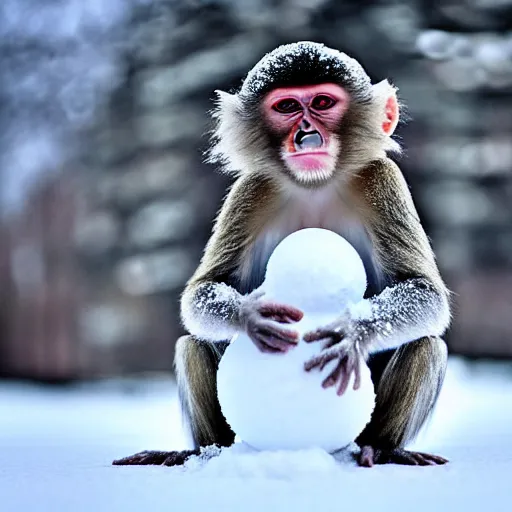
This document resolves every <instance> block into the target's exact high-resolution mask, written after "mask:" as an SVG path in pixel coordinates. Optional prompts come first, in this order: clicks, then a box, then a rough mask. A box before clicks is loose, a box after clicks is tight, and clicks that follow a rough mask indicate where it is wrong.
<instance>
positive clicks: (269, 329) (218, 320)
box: [181, 174, 302, 352]
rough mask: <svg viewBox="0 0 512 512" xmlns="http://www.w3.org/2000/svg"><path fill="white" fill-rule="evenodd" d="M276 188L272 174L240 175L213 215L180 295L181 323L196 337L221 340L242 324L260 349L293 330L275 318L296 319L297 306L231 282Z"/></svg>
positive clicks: (285, 339) (275, 345)
mask: <svg viewBox="0 0 512 512" xmlns="http://www.w3.org/2000/svg"><path fill="white" fill-rule="evenodd" d="M276 203H277V192H276V190H275V185H272V184H271V182H270V180H268V179H265V178H264V177H262V176H259V175H256V174H250V175H248V176H244V177H242V178H239V179H238V181H236V182H235V184H234V186H233V187H232V189H231V190H230V192H229V194H228V196H227V197H226V200H225V201H224V205H223V207H222V209H221V211H220V213H219V215H218V217H217V219H216V222H215V225H214V228H213V233H212V236H211V238H210V240H209V241H208V244H207V245H206V248H205V252H204V255H203V258H202V260H201V263H200V265H199V267H198V268H197V270H196V272H195V273H194V275H193V276H192V278H191V279H190V280H189V282H188V283H187V286H186V287H185V291H184V293H183V296H182V299H181V317H182V321H183V324H184V326H185V328H186V329H187V330H188V331H189V332H190V334H193V335H194V336H197V337H198V338H202V339H206V340H210V341H224V340H227V339H229V338H231V337H232V336H233V335H234V334H235V333H236V332H237V330H240V329H244V330H246V331H247V332H248V334H249V335H250V336H251V338H252V339H253V341H254V342H255V343H256V344H257V345H258V346H259V348H260V349H261V350H263V351H270V352H272V351H282V350H286V349H287V348H289V343H290V342H295V341H296V337H297V336H296V333H294V332H293V331H288V330H284V329H280V328H278V327H277V325H276V322H273V321H272V320H277V322H280V321H282V322H283V323H288V322H290V321H291V322H293V321H297V320H300V318H301V317H302V313H301V312H300V311H298V310H296V309H295V308H292V307H287V306H284V305H276V304H270V303H266V302H264V301H262V300H260V295H259V294H258V293H256V294H249V295H242V294H240V293H239V292H238V291H237V290H236V289H235V288H234V287H233V286H231V285H230V284H231V283H233V282H235V283H236V281H237V279H236V277H237V276H236V274H237V272H238V270H239V268H240V266H241V265H242V262H243V261H244V258H245V257H246V254H247V251H248V250H249V249H250V247H251V244H253V243H254V240H255V238H256V236H257V233H259V231H260V229H261V227H262V226H263V225H264V223H265V221H266V219H268V218H269V217H270V216H271V215H272V213H273V211H274V208H275V205H276Z"/></svg>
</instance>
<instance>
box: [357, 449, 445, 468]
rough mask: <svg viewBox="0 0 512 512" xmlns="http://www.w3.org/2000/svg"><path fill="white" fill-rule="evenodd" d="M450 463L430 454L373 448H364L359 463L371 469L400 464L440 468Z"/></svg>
mask: <svg viewBox="0 0 512 512" xmlns="http://www.w3.org/2000/svg"><path fill="white" fill-rule="evenodd" d="M447 462H448V460H447V459H445V458H444V457H440V456H439V455H431V454H430V453H422V452H413V451H409V450H404V449H402V448H395V449H391V450H381V449H378V448H373V446H362V447H361V452H360V453H359V457H358V463H359V465H360V466H363V467H367V468H371V467H372V466H374V465H376V464H400V465H404V466H438V465H442V464H446V463H447Z"/></svg>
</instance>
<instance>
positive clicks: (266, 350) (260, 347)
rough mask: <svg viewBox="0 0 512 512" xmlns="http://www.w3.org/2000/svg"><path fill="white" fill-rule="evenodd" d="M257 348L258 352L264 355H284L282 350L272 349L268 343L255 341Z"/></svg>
mask: <svg viewBox="0 0 512 512" xmlns="http://www.w3.org/2000/svg"><path fill="white" fill-rule="evenodd" d="M254 343H255V345H256V347H257V348H258V350H259V351H260V352H262V353H263V354H280V353H283V351H282V350H279V349H277V348H274V347H271V346H269V345H267V344H266V343H264V342H263V341H259V340H258V341H255V342H254Z"/></svg>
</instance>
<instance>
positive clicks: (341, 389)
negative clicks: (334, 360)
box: [336, 360, 353, 396]
mask: <svg viewBox="0 0 512 512" xmlns="http://www.w3.org/2000/svg"><path fill="white" fill-rule="evenodd" d="M345 361H346V360H345ZM343 369H344V372H343V374H342V377H341V381H340V385H339V386H338V391H337V392H336V393H337V395H338V396H341V395H343V393H345V391H346V390H347V388H348V383H349V382H350V377H351V376H352V372H353V368H352V367H351V366H350V365H349V364H347V362H345V364H344V367H343Z"/></svg>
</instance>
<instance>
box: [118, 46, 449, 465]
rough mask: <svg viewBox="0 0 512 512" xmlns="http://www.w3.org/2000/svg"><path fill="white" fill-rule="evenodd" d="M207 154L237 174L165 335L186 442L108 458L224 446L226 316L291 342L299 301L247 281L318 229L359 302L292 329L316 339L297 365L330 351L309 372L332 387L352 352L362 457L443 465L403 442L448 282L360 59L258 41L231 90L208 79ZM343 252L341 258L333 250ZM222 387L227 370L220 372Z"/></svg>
mask: <svg viewBox="0 0 512 512" xmlns="http://www.w3.org/2000/svg"><path fill="white" fill-rule="evenodd" d="M215 119H216V123H217V124H216V131H215V137H214V139H215V140H214V145H213V147H212V149H211V152H210V160H212V161H216V162H219V163H220V164H221V165H222V167H223V169H224V170H225V171H226V172H229V173H232V174H233V175H234V176H236V181H235V183H234V185H233V186H232V188H231V189H230V191H229V193H228V195H227V197H226V199H225V201H224V204H223V207H222V209H221V211H220V213H219V215H218V217H217V219H216V222H215V226H214V229H213V234H212V236H211V238H210V240H209V242H208V244H207V246H206V249H205V251H204V256H203V258H202V260H201V263H200V265H199V267H198V268H197V270H196V272H195V273H194V275H193V276H192V278H191V279H190V280H189V282H188V283H187V285H186V288H185V291H184V293H183V295H182V302H181V311H182V319H183V323H184V326H185V328H186V329H187V330H188V332H189V333H190V334H189V335H188V336H184V337H182V338H180V339H179V340H178V342H177V346H176V358H175V367H176V373H177V379H178V383H179V392H180V398H181V401H182V405H183V408H184V412H185V414H186V417H187V418H188V420H189V424H190V427H191V432H192V437H193V440H194V443H195V449H194V450H187V451H183V452H153V451H148V452H142V453H139V454H136V455H133V456H131V457H127V458H125V459H121V460H119V461H115V462H114V464H121V465H122V464H165V465H177V464H182V463H183V462H184V461H185V460H186V459H187V457H188V456H190V455H191V454H197V453H199V449H200V448H201V447H205V446H208V445H213V444H216V445H220V446H229V445H231V444H232V443H233V441H234V433H233V432H232V430H231V429H230V427H229V426H228V424H227V423H226V421H225V419H224V417H223V416H222V413H221V409H220V405H219V403H218V400H217V394H216V370H217V366H218V363H219V360H220V358H221V357H222V354H223V351H224V350H225V348H226V346H227V344H228V340H229V339H230V338H231V337H232V336H233V334H235V333H236V332H237V331H239V330H243V331H245V332H247V334H248V336H249V337H250V338H251V339H252V341H253V342H254V343H255V344H256V345H257V347H258V348H259V349H260V350H262V351H265V352H286V351H287V350H289V349H292V350H293V347H294V345H295V344H296V343H297V342H298V334H297V332H295V331H294V330H293V323H294V322H296V321H298V320H300V319H301V317H302V312H301V311H299V310H297V309H296V308H294V307H293V305H290V304H276V303H272V302H270V301H267V300H266V299H265V296H264V295H262V294H261V293H260V292H258V291H256V289H257V288H258V286H259V285H260V284H261V283H262V281H263V279H264V273H265V268H266V264H267V261H268V259H269V257H270V255H271V253H272V251H273V250H274V248H275V247H276V246H277V244H278V243H279V242H280V241H281V240H283V239H284V238H285V237H286V236H287V235H289V234H290V233H292V232H294V231H296V230H299V229H302V228H325V229H329V230H332V231H334V232H336V233H338V234H339V235H341V236H343V237H344V238H346V239H347V240H348V241H349V242H350V243H351V244H352V245H353V246H354V247H355V248H356V250H357V251H358V253H359V255H360V257H361V259H362V260H363V262H364V265H365V269H366V273H367V278H368V287H367V290H366V295H365V296H366V298H367V299H369V301H370V304H371V314H370V315H369V316H368V317H367V318H364V319H354V318H350V315H348V314H347V313H346V312H344V311H340V316H339V318H338V320H337V321H335V322H334V323H332V324H331V325H327V326H318V329H317V330H315V331H313V332H310V333H308V334H306V335H305V337H304V339H305V341H307V342H310V343H321V344H322V350H321V351H320V354H319V355H318V356H317V357H314V358H313V359H311V360H310V361H307V362H306V363H305V368H304V371H318V370H319V369H323V367H324V366H325V364H326V363H327V362H330V361H332V360H336V361H337V362H338V364H337V365H336V367H335V369H334V370H333V371H332V372H331V373H330V374H328V375H327V376H326V378H325V380H324V381H323V386H324V387H326V388H328V387H332V386H335V387H336V391H337V392H338V394H342V393H343V392H344V391H345V389H346V387H347V385H348V382H349V378H350V377H351V376H352V375H354V376H355V378H354V382H355V384H354V386H355V387H357V386H358V372H359V361H360V360H361V358H364V359H365V360H366V361H367V362H368V365H369V366H370V369H371V371H372V380H373V382H374V386H375V392H376V406H375V410H374V412H373V415H372V417H371V420H370V422H369V423H368V425H367V426H366V427H365V429H364V430H363V432H361V433H360V435H359V436H358V438H357V439H356V440H355V441H356V443H357V444H358V445H359V446H360V448H361V449H360V452H359V454H358V455H357V460H358V463H359V464H360V465H361V466H373V465H374V464H385V463H397V464H409V465H436V464H444V463H445V462H447V461H446V459H444V458H442V457H439V456H436V455H430V454H426V453H417V452H413V451H408V450H406V449H405V446H406V444H407V443H408V442H409V441H411V440H412V439H413V438H414V436H415V435H416V434H417V433H418V431H419V430H420V428H421V427H422V425H423V423H424V422H425V420H426V419H427V417H428V416H429V413H430V412H431V411H432V409H433V407H434V405H435V403H436V400H437V397H438V394H439V391H440V388H441V385H442V383H443V380H444V375H445V370H446V363H447V349H446V345H445V343H444V341H443V339H442V338H441V336H442V335H443V333H444V331H445V330H446V328H447V326H448V324H449V322H450V306H449V292H448V290H447V288H446V286H445V284H444V282H443V280H442V278H441V276H440V273H439V271H438V268H437V265H436V261H435V257H434V254H433V251H432V249H431V247H430V244H429V241H428V238H427V236H426V234H425V232H424V230H423V228H422V225H421V223H420V220H419V218H418V214H417V212H416V209H415V206H414V204H413V201H412V198H411V195H410V192H409V189H408V186H407V184H406V182H405V180H404V177H403V175H402V173H401V171H400V169H399V168H398V166H397V165H396V164H395V163H394V162H393V161H392V160H391V159H389V158H388V156H387V154H388V152H399V150H400V148H399V146H398V144H397V143H396V142H395V141H394V140H393V139H392V138H391V136H392V134H393V132H394V130H395V127H396V125H397V123H398V120H399V103H398V101H397V96H396V89H395V88H394V87H393V86H392V85H390V84H389V83H388V81H383V82H380V83H377V84H375V85H372V83H371V81H370V78H369V77H368V75H367V74H366V72H365V71H364V69H363V68H362V66H361V65H360V64H359V63H358V62H357V61H356V60H354V59H352V58H350V57H348V56H347V55H345V54H344V53H341V52H339V51H336V50H333V49H330V48H327V47H325V46H324V45H322V44H318V43H311V42H299V43H294V44H289V45H284V46H281V47H279V48H277V49H276V50H274V51H273V52H271V53H269V54H267V55H266V56H265V57H264V58H263V59H262V60H261V61H260V62H258V63H257V64H256V65H255V67H254V68H253V69H252V70H251V71H250V72H249V74H248V75H247V77H246V78H245V80H244V81H243V83H242V86H241V88H240V90H239V91H238V92H236V94H228V93H225V92H219V93H218V103H217V108H216V111H215ZM340 264H341V265H342V264H343V262H340ZM233 385H234V386H236V385H237V384H236V382H234V383H233Z"/></svg>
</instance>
